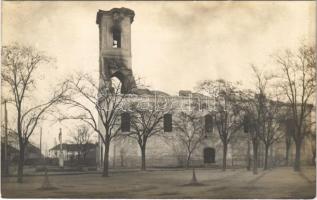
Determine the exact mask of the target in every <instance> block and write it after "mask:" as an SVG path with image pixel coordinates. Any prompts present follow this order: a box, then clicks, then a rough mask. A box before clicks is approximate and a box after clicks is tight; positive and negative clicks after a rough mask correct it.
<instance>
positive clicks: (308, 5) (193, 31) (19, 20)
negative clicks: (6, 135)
mask: <svg viewBox="0 0 317 200" xmlns="http://www.w3.org/2000/svg"><path fill="white" fill-rule="evenodd" d="M2 4H3V8H2V9H3V13H2V17H3V19H2V43H3V44H9V43H12V42H19V43H24V44H27V45H34V46H36V47H37V48H38V49H40V50H43V51H45V52H47V54H48V55H50V56H52V57H55V58H56V60H57V62H56V66H57V68H55V69H53V70H52V69H51V70H47V71H45V72H44V73H45V74H46V75H45V82H46V84H41V86H40V87H39V90H45V88H47V86H48V85H52V84H53V83H55V82H56V80H57V79H60V78H61V77H63V76H66V75H68V74H69V73H72V72H74V71H78V70H79V71H86V72H92V73H96V72H98V66H99V65H98V56H99V55H98V53H99V52H98V26H97V25H96V23H95V20H96V13H97V11H98V9H102V10H109V9H111V8H113V7H127V8H130V9H132V10H134V11H135V14H136V15H135V18H134V22H133V24H132V69H133V73H134V74H135V75H136V76H139V77H142V78H143V81H144V82H145V83H146V84H148V85H150V86H151V87H152V88H153V89H158V90H162V91H165V92H168V93H170V94H177V92H178V91H179V90H181V89H193V87H194V86H195V85H196V83H197V82H198V81H200V80H204V79H216V78H225V79H228V80H231V81H238V80H239V81H242V82H243V83H244V85H246V86H247V87H248V86H252V85H251V83H252V71H251V69H250V63H255V64H257V65H259V66H262V67H263V68H265V69H267V70H269V69H271V70H274V65H272V64H271V63H270V61H269V60H270V59H269V55H270V54H272V53H274V52H276V51H278V50H280V49H284V48H295V47H296V46H297V45H298V43H299V42H300V41H301V40H303V39H304V40H313V38H315V2H314V1H310V2H290V1H279V2H268V1H265V2H232V1H228V2H215V1H211V2H82V1H81V2H75V1H72V2H61V1H59V2H48V1H45V2H31V1H26V2H7V1H4V2H2ZM52 72H53V73H52ZM43 88H44V89H43ZM54 129H56V130H55V132H56V134H57V132H58V127H56V128H54ZM66 132H67V131H66ZM56 134H55V133H54V135H56ZM54 137H55V136H54ZM52 138H53V136H52V137H50V139H49V140H48V141H47V142H48V145H49V146H51V145H52V144H53V139H52Z"/></svg>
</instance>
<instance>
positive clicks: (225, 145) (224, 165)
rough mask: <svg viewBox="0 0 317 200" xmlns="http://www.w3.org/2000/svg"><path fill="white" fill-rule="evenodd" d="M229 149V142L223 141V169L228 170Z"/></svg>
mask: <svg viewBox="0 0 317 200" xmlns="http://www.w3.org/2000/svg"><path fill="white" fill-rule="evenodd" d="M227 149H228V144H227V143H223V155H222V171H226V169H227Z"/></svg>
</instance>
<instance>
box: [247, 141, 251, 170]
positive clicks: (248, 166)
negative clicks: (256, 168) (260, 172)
mask: <svg viewBox="0 0 317 200" xmlns="http://www.w3.org/2000/svg"><path fill="white" fill-rule="evenodd" d="M250 146H251V145H250V139H248V149H247V170H248V171H250V170H251V152H250V151H251V148H250Z"/></svg>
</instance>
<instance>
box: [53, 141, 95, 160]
mask: <svg viewBox="0 0 317 200" xmlns="http://www.w3.org/2000/svg"><path fill="white" fill-rule="evenodd" d="M96 148H97V144H93V143H87V144H67V143H63V144H62V151H63V157H64V162H65V165H69V166H73V165H78V164H81V165H90V166H95V165H96ZM59 155H60V145H59V144H58V145H55V146H54V147H53V148H51V149H50V150H49V156H50V157H51V158H58V157H59Z"/></svg>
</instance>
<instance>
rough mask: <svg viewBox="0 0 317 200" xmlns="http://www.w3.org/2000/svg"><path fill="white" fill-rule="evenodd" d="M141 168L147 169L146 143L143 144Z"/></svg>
mask: <svg viewBox="0 0 317 200" xmlns="http://www.w3.org/2000/svg"><path fill="white" fill-rule="evenodd" d="M141 170H142V171H145V170H146V165H145V145H143V146H141Z"/></svg>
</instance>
